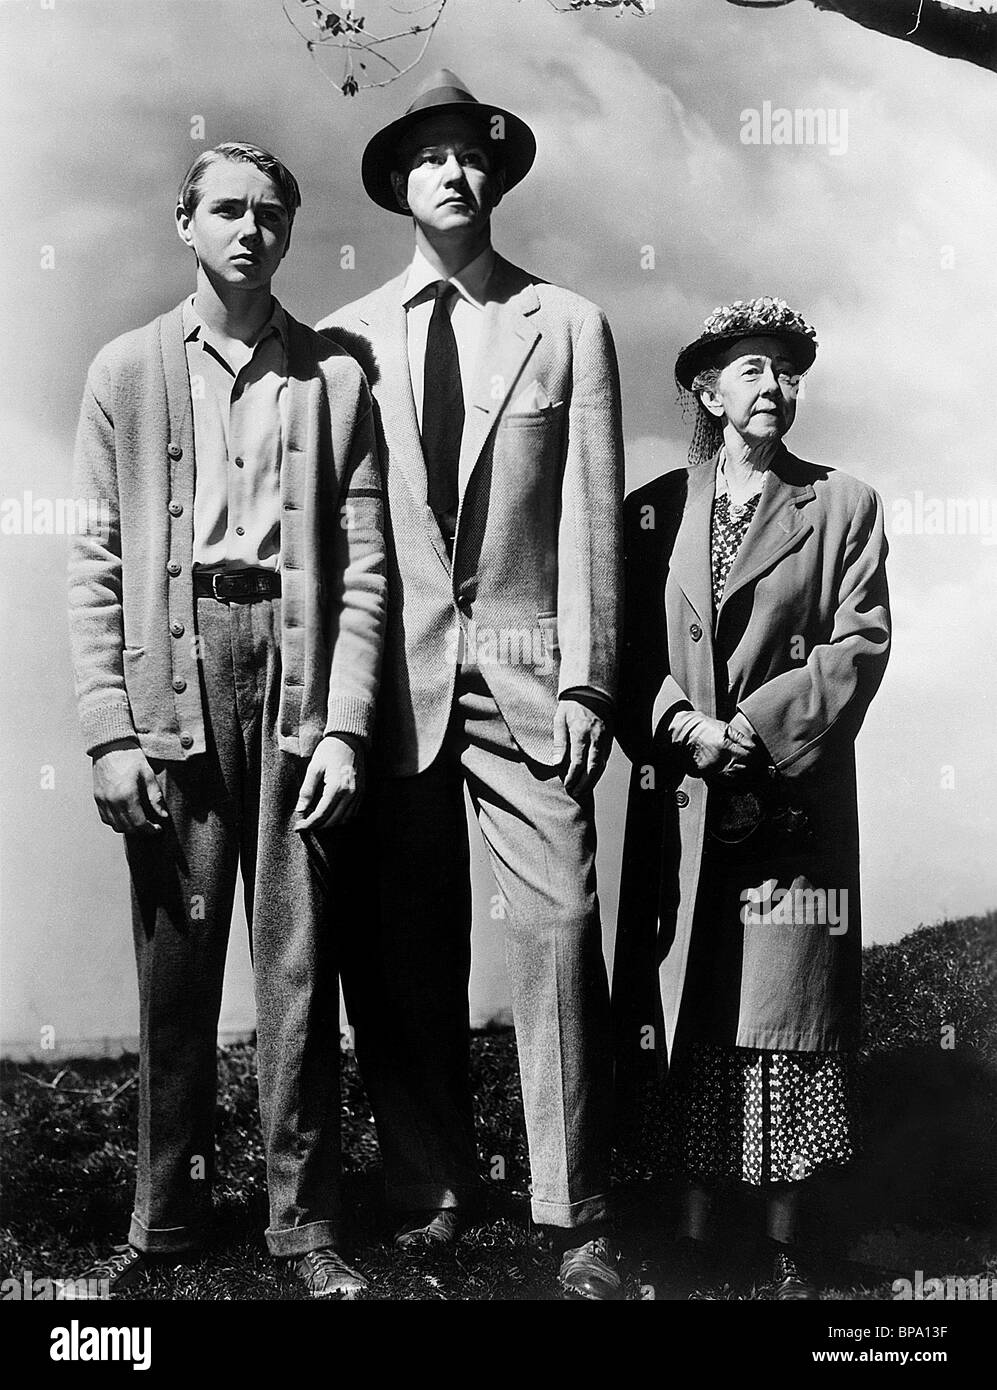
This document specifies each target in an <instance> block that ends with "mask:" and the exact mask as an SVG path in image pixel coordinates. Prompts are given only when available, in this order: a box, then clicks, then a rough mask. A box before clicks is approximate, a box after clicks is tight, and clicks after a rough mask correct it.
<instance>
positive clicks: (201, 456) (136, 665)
mask: <svg viewBox="0 0 997 1390" xmlns="http://www.w3.org/2000/svg"><path fill="white" fill-rule="evenodd" d="M300 201H301V200H300V195H299V193H298V185H297V182H296V181H295V179H294V177H293V175H292V174H291V173H290V171H289V170H288V169H286V168H285V166H284V165H283V164H281V163H280V161H279V160H277V159H275V158H274V156H273V155H271V154H268V153H267V152H266V151H265V150H261V149H258V148H257V147H256V146H254V145H248V144H244V143H234V142H229V143H226V144H224V145H219V146H218V147H217V148H215V149H213V150H207V151H205V152H204V153H203V154H201V155H199V156H198V157H197V159H196V160H195V161H194V163H193V164H192V165H191V167H190V169H189V170H188V172H187V175H186V177H185V178H184V180H183V183H182V184H181V187H180V192H179V196H178V200H177V209H176V218H177V230H178V232H179V234H180V238H181V240H182V241H183V242H184V244H185V245H186V246H187V247H189V248H190V249H191V250H192V251H193V252H194V255H195V258H196V263H197V285H196V289H195V292H194V293H193V294H192V295H191V296H189V297H188V298H187V299H185V300H184V301H183V302H182V303H181V304H178V305H177V306H176V308H174V309H172V310H171V311H170V312H169V313H166V314H163V315H161V316H160V317H158V318H156V319H154V320H153V321H152V322H151V323H149V324H146V325H145V327H143V328H139V329H136V330H135V331H133V332H131V333H126V334H125V335H124V336H123V337H120V338H117V339H115V341H114V342H112V343H110V344H108V346H107V347H105V348H104V349H103V350H102V351H101V352H100V353H99V354H98V356H97V358H96V360H95V361H94V363H93V365H92V366H91V368H90V372H89V374H88V377H87V385H86V391H85V394H84V397H83V407H82V410H81V414H80V425H79V432H78V435H77V441H76V460H75V474H76V488H77V492H78V495H79V496H81V497H98V498H101V499H102V500H104V501H106V503H107V505H108V509H109V513H110V517H111V524H110V526H109V528H108V531H107V534H106V535H86V536H78V537H76V539H75V541H74V545H73V550H72V554H71V557H70V565H69V601H70V608H69V621H70V635H71V639H72V651H73V664H74V668H75V674H76V686H77V694H78V697H79V714H80V720H81V723H82V726H83V732H84V737H85V741H86V748H87V752H88V753H89V754H90V756H91V757H92V759H93V784H94V798H95V800H96V802H97V807H98V809H99V811H100V817H101V820H102V821H104V823H105V824H106V825H108V826H110V827H111V828H112V829H113V830H115V831H117V832H118V833H119V834H121V835H122V836H123V837H124V842H125V852H126V854H127V857H128V866H129V870H130V874H131V883H132V919H133V931H134V938H135V953H136V958H137V962H138V976H139V1008H140V1035H141V1041H140V1052H139V1136H138V1181H137V1184H136V1193H135V1206H134V1210H133V1212H132V1218H131V1228H130V1230H129V1234H128V1244H127V1245H125V1246H123V1247H121V1248H120V1249H119V1250H118V1251H117V1252H116V1253H115V1254H113V1255H111V1256H110V1257H109V1259H108V1260H107V1261H106V1262H105V1263H104V1264H103V1265H102V1266H99V1267H98V1268H99V1269H100V1270H101V1271H102V1272H103V1273H104V1274H105V1276H106V1277H107V1278H108V1281H109V1283H110V1284H111V1287H112V1289H120V1288H124V1287H126V1286H127V1285H129V1284H133V1283H135V1282H136V1281H137V1279H138V1277H139V1276H140V1275H141V1274H142V1273H143V1272H145V1271H146V1270H147V1269H148V1268H149V1266H150V1265H152V1264H154V1263H158V1264H159V1265H160V1266H161V1265H162V1264H163V1262H164V1261H165V1260H167V1259H168V1260H169V1261H170V1262H171V1263H173V1262H175V1261H176V1260H177V1259H181V1258H183V1256H184V1255H189V1254H190V1252H192V1251H196V1250H197V1249H198V1248H199V1247H200V1245H201V1243H202V1242H203V1240H204V1236H205V1227H206V1225H207V1222H208V1219H209V1216H210V1207H211V1179H212V1171H213V1167H214V1114H215V1091H216V1084H217V1078H216V1070H217V1058H216V1036H217V1027H218V1010H219V1005H220V1002H221V992H222V979H223V975H224V969H225V953H226V946H227V941H228V932H229V921H230V917H231V912H232V903H233V897H234V893H235V881H236V870H237V868H238V867H239V866H240V865H241V869H242V878H243V884H244V893H245V901H246V916H247V918H248V920H249V926H250V943H251V949H252V954H253V970H254V979H255V988H256V1005H257V1069H258V1073H259V1091H260V1109H261V1112H262V1119H263V1137H264V1143H265V1147H266V1157H267V1182H268V1188H269V1197H270V1224H269V1227H268V1229H267V1244H268V1246H269V1248H270V1251H271V1253H272V1254H274V1255H277V1256H281V1257H284V1258H288V1259H290V1260H291V1261H292V1262H293V1264H294V1267H295V1270H296V1272H297V1274H298V1276H299V1278H300V1279H301V1280H302V1281H303V1282H304V1284H305V1286H306V1287H307V1289H308V1291H309V1292H310V1293H311V1294H312V1295H314V1296H317V1297H352V1296H354V1295H355V1294H357V1293H358V1292H359V1291H360V1290H361V1289H362V1288H363V1287H364V1285H365V1281H364V1279H363V1277H362V1276H361V1275H360V1274H358V1273H357V1272H356V1271H355V1270H352V1269H350V1267H349V1266H348V1265H346V1264H345V1262H344V1261H343V1259H342V1257H341V1255H340V1253H339V1251H338V1249H337V1247H338V1245H339V1241H340V1212H339V1114H338V1111H339V1087H338V1057H339V1012H338V999H339V992H338V989H337V987H336V961H335V958H334V956H333V942H334V933H333V932H332V931H331V930H330V924H329V922H328V920H327V913H328V908H329V904H328V902H327V900H326V890H327V887H328V883H329V870H330V864H329V854H330V852H331V848H332V847H331V845H330V843H329V842H328V841H327V840H326V839H325V838H324V837H321V836H319V835H318V834H317V833H316V832H318V831H319V830H321V829H322V828H323V827H325V828H332V827H335V826H337V825H338V824H341V823H342V822H344V821H346V820H347V819H348V818H349V817H350V816H352V815H353V813H354V811H355V809H356V805H357V802H358V800H359V798H360V796H361V794H362V789H363V766H364V756H365V746H366V743H367V740H368V737H369V735H370V732H371V729H372V726H373V722H374V708H375V696H376V692H377V681H378V672H379V667H380V658H381V649H382V642H383V633H384V609H385V600H386V590H387V581H386V571H385V547H384V534H383V499H382V494H381V479H380V472H379V469H378V464H377V458H376V454H375V441H374V427H373V422H372V411H371V402H370V395H369V392H368V389H367V386H366V383H365V382H364V379H363V374H362V373H361V371H360V370H359V368H358V367H357V364H356V363H355V362H354V361H353V360H352V359H351V358H350V357H349V356H348V355H347V354H346V353H344V352H342V351H341V350H337V349H336V348H335V346H334V345H333V344H331V343H329V342H327V341H326V340H325V339H323V338H321V337H319V335H318V334H317V333H314V332H313V331H312V330H311V329H310V328H306V327H305V326H304V324H300V323H298V322H297V321H296V320H295V319H293V318H292V317H291V316H290V315H289V314H287V313H285V311H284V309H283V308H282V307H281V305H280V304H279V303H278V302H277V300H276V299H275V298H274V297H273V295H272V294H271V292H270V282H271V280H272V278H273V275H274V272H275V271H276V270H277V267H278V266H279V265H280V262H281V260H282V259H283V257H284V255H285V254H286V252H287V248H288V245H289V243H290V239H291V227H292V224H293V221H294V215H295V213H296V211H297V209H298V206H299V204H300Z"/></svg>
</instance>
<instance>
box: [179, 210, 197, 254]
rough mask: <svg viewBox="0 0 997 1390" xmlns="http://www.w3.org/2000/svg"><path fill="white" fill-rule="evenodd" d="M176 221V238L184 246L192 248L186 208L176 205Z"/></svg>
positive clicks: (192, 241) (192, 243)
mask: <svg viewBox="0 0 997 1390" xmlns="http://www.w3.org/2000/svg"><path fill="white" fill-rule="evenodd" d="M176 219H177V236H178V237H179V238H180V240H181V241H182V242H183V244H184V246H190V247H193V245H194V238H193V235H192V234H191V230H190V214H189V213H188V212H187V210H186V208H184V207H182V206H181V205H180V204H179V203H177V210H176Z"/></svg>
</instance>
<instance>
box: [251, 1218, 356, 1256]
mask: <svg viewBox="0 0 997 1390" xmlns="http://www.w3.org/2000/svg"><path fill="white" fill-rule="evenodd" d="M266 1236H267V1249H268V1250H269V1251H270V1253H271V1255H277V1256H278V1257H281V1258H284V1259H289V1258H293V1257H294V1256H295V1255H307V1254H308V1252H309V1250H322V1249H324V1248H325V1246H327V1245H331V1246H332V1247H333V1248H334V1249H335V1248H336V1247H337V1246H338V1244H339V1223H338V1222H336V1221H309V1223H308V1225H307V1226H288V1227H286V1228H285V1229H284V1230H282V1231H274V1230H271V1229H268V1230H267V1233H266Z"/></svg>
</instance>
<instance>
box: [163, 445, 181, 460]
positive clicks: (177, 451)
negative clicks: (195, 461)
mask: <svg viewBox="0 0 997 1390" xmlns="http://www.w3.org/2000/svg"><path fill="white" fill-rule="evenodd" d="M166 452H167V453H168V454H169V456H170V458H171V459H181V458H183V450H182V449H181V447H180V445H179V444H168V445H167V447H166Z"/></svg>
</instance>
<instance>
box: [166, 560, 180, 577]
mask: <svg viewBox="0 0 997 1390" xmlns="http://www.w3.org/2000/svg"><path fill="white" fill-rule="evenodd" d="M182 569H183V565H181V563H180V561H179V560H171V561H170V563H169V564H168V565H167V566H166V573H167V574H171V575H172V576H173V578H174V579H176V577H177V575H178V574H179V573H180V571H181V570H182Z"/></svg>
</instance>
